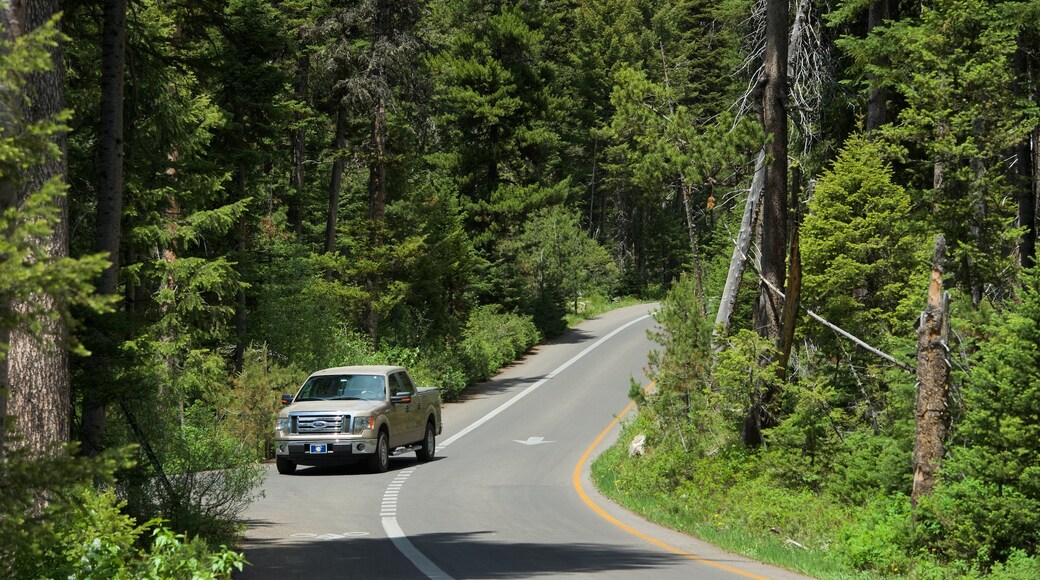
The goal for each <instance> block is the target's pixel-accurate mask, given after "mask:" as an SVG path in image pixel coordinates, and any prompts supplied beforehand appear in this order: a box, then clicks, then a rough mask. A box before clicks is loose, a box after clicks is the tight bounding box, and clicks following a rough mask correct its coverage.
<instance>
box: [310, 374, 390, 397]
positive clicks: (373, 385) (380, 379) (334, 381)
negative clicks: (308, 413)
mask: <svg viewBox="0 0 1040 580" xmlns="http://www.w3.org/2000/svg"><path fill="white" fill-rule="evenodd" d="M384 399H386V377H384V376H383V375H324V376H318V377H310V378H309V379H307V382H306V383H304V384H303V388H301V389H300V392H299V394H297V395H296V400H297V401H349V400H362V401H382V400H384Z"/></svg>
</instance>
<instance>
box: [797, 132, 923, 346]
mask: <svg viewBox="0 0 1040 580" xmlns="http://www.w3.org/2000/svg"><path fill="white" fill-rule="evenodd" d="M908 214H910V195H909V193H908V192H907V191H906V190H905V189H904V188H903V187H901V186H899V185H898V184H897V183H895V181H894V175H893V172H892V169H891V167H889V166H888V165H886V164H885V163H884V162H883V153H882V150H881V148H880V147H879V146H878V145H877V144H876V143H874V142H872V141H869V140H867V139H866V138H865V137H862V136H854V137H851V138H849V140H847V141H846V143H845V146H844V147H843V149H842V151H841V153H840V154H839V155H838V158H837V159H836V160H835V161H834V163H833V164H832V166H831V168H830V169H829V170H827V171H826V172H824V174H823V176H822V177H821V178H820V180H819V181H818V182H817V184H816V188H815V191H814V193H813V197H812V199H811V200H810V201H809V213H808V215H806V216H805V219H804V221H803V223H802V226H801V231H800V237H801V247H802V267H803V270H804V281H803V290H802V292H803V296H805V301H806V302H809V304H810V305H811V307H812V308H813V309H815V310H816V311H817V312H819V313H820V314H821V315H822V316H823V317H824V318H826V319H828V320H830V321H831V322H833V323H835V324H837V325H838V326H840V327H842V328H843V329H845V330H847V331H848V332H851V333H852V334H854V335H856V336H858V337H860V338H862V339H864V340H868V341H871V340H876V339H877V338H880V337H883V336H885V335H886V334H896V335H909V334H910V332H911V325H912V324H913V321H914V320H915V317H916V313H917V311H918V310H919V309H920V296H921V293H922V292H923V290H924V289H925V288H926V285H925V274H926V273H927V268H926V267H925V265H926V264H927V256H928V244H927V241H928V239H929V238H928V236H927V232H926V231H922V230H921V228H920V227H919V226H918V225H917V224H915V223H914V222H913V221H911V220H908V219H907V216H908ZM821 342H822V341H821ZM830 348H833V347H830ZM828 352H831V351H830V349H829V350H828Z"/></svg>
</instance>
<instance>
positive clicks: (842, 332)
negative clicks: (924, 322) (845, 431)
mask: <svg viewBox="0 0 1040 580" xmlns="http://www.w3.org/2000/svg"><path fill="white" fill-rule="evenodd" d="M756 274H757V272H756ZM758 278H759V280H761V281H762V283H763V284H765V285H766V286H767V287H768V288H769V289H770V290H772V291H773V292H774V293H775V294H776V295H777V296H779V297H780V298H783V299H785V300H786V299H787V298H786V297H785V296H784V293H783V292H781V291H780V289H779V288H777V287H776V286H774V285H773V284H771V283H770V282H769V281H768V280H766V279H765V278H763V277H762V275H761V274H759V275H758ZM803 310H805V313H806V314H808V315H809V317H811V318H812V319H813V320H815V321H816V322H819V323H820V324H822V325H824V326H826V327H827V328H829V329H831V330H833V331H834V332H836V333H838V334H840V335H841V336H844V337H845V338H847V339H849V340H851V341H852V342H854V343H855V344H856V346H858V347H860V348H862V349H863V350H865V351H867V352H869V353H871V354H873V355H876V356H879V357H881V358H883V359H885V360H887V361H888V362H890V363H892V364H894V365H896V366H897V367H899V368H901V369H903V370H904V371H906V372H908V373H916V372H917V369H916V368H914V367H913V366H912V365H909V364H906V363H905V362H902V361H900V360H899V359H897V358H896V357H894V356H892V355H890V354H888V353H885V352H882V351H880V350H878V349H877V348H874V347H873V346H870V345H869V344H867V343H866V342H863V341H862V340H860V339H859V338H856V337H855V336H853V335H852V334H850V333H849V332H848V331H846V330H843V329H842V328H840V327H839V326H837V325H836V324H834V323H832V322H828V321H827V319H825V318H824V317H822V316H820V315H819V314H816V313H815V312H813V311H812V310H809V309H808V308H803Z"/></svg>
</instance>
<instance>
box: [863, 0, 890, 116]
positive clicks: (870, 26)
mask: <svg viewBox="0 0 1040 580" xmlns="http://www.w3.org/2000/svg"><path fill="white" fill-rule="evenodd" d="M888 3H889V0H871V2H870V7H869V9H868V12H867V34H868V35H869V34H870V33H871V32H872V31H873V30H874V29H875V28H877V27H879V26H881V25H883V24H884V23H885V21H886V20H888V19H889V5H888ZM874 64H876V65H879V66H885V65H887V64H888V59H887V58H886V57H883V56H882V57H880V58H878V59H877V60H875V62H874ZM870 81H871V83H870V85H871V86H870V93H869V94H868V96H867V121H866V131H867V133H872V132H874V131H875V130H877V129H878V127H881V126H882V125H884V124H885V120H886V116H887V112H888V108H887V107H888V89H887V88H886V87H884V86H882V85H881V84H880V83H879V82H878V79H877V75H873V74H872V75H870Z"/></svg>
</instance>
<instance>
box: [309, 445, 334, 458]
mask: <svg viewBox="0 0 1040 580" xmlns="http://www.w3.org/2000/svg"><path fill="white" fill-rule="evenodd" d="M328 452H329V446H328V445H325V444H318V443H311V447H310V453H311V454H312V455H323V454H325V453H328Z"/></svg>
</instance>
